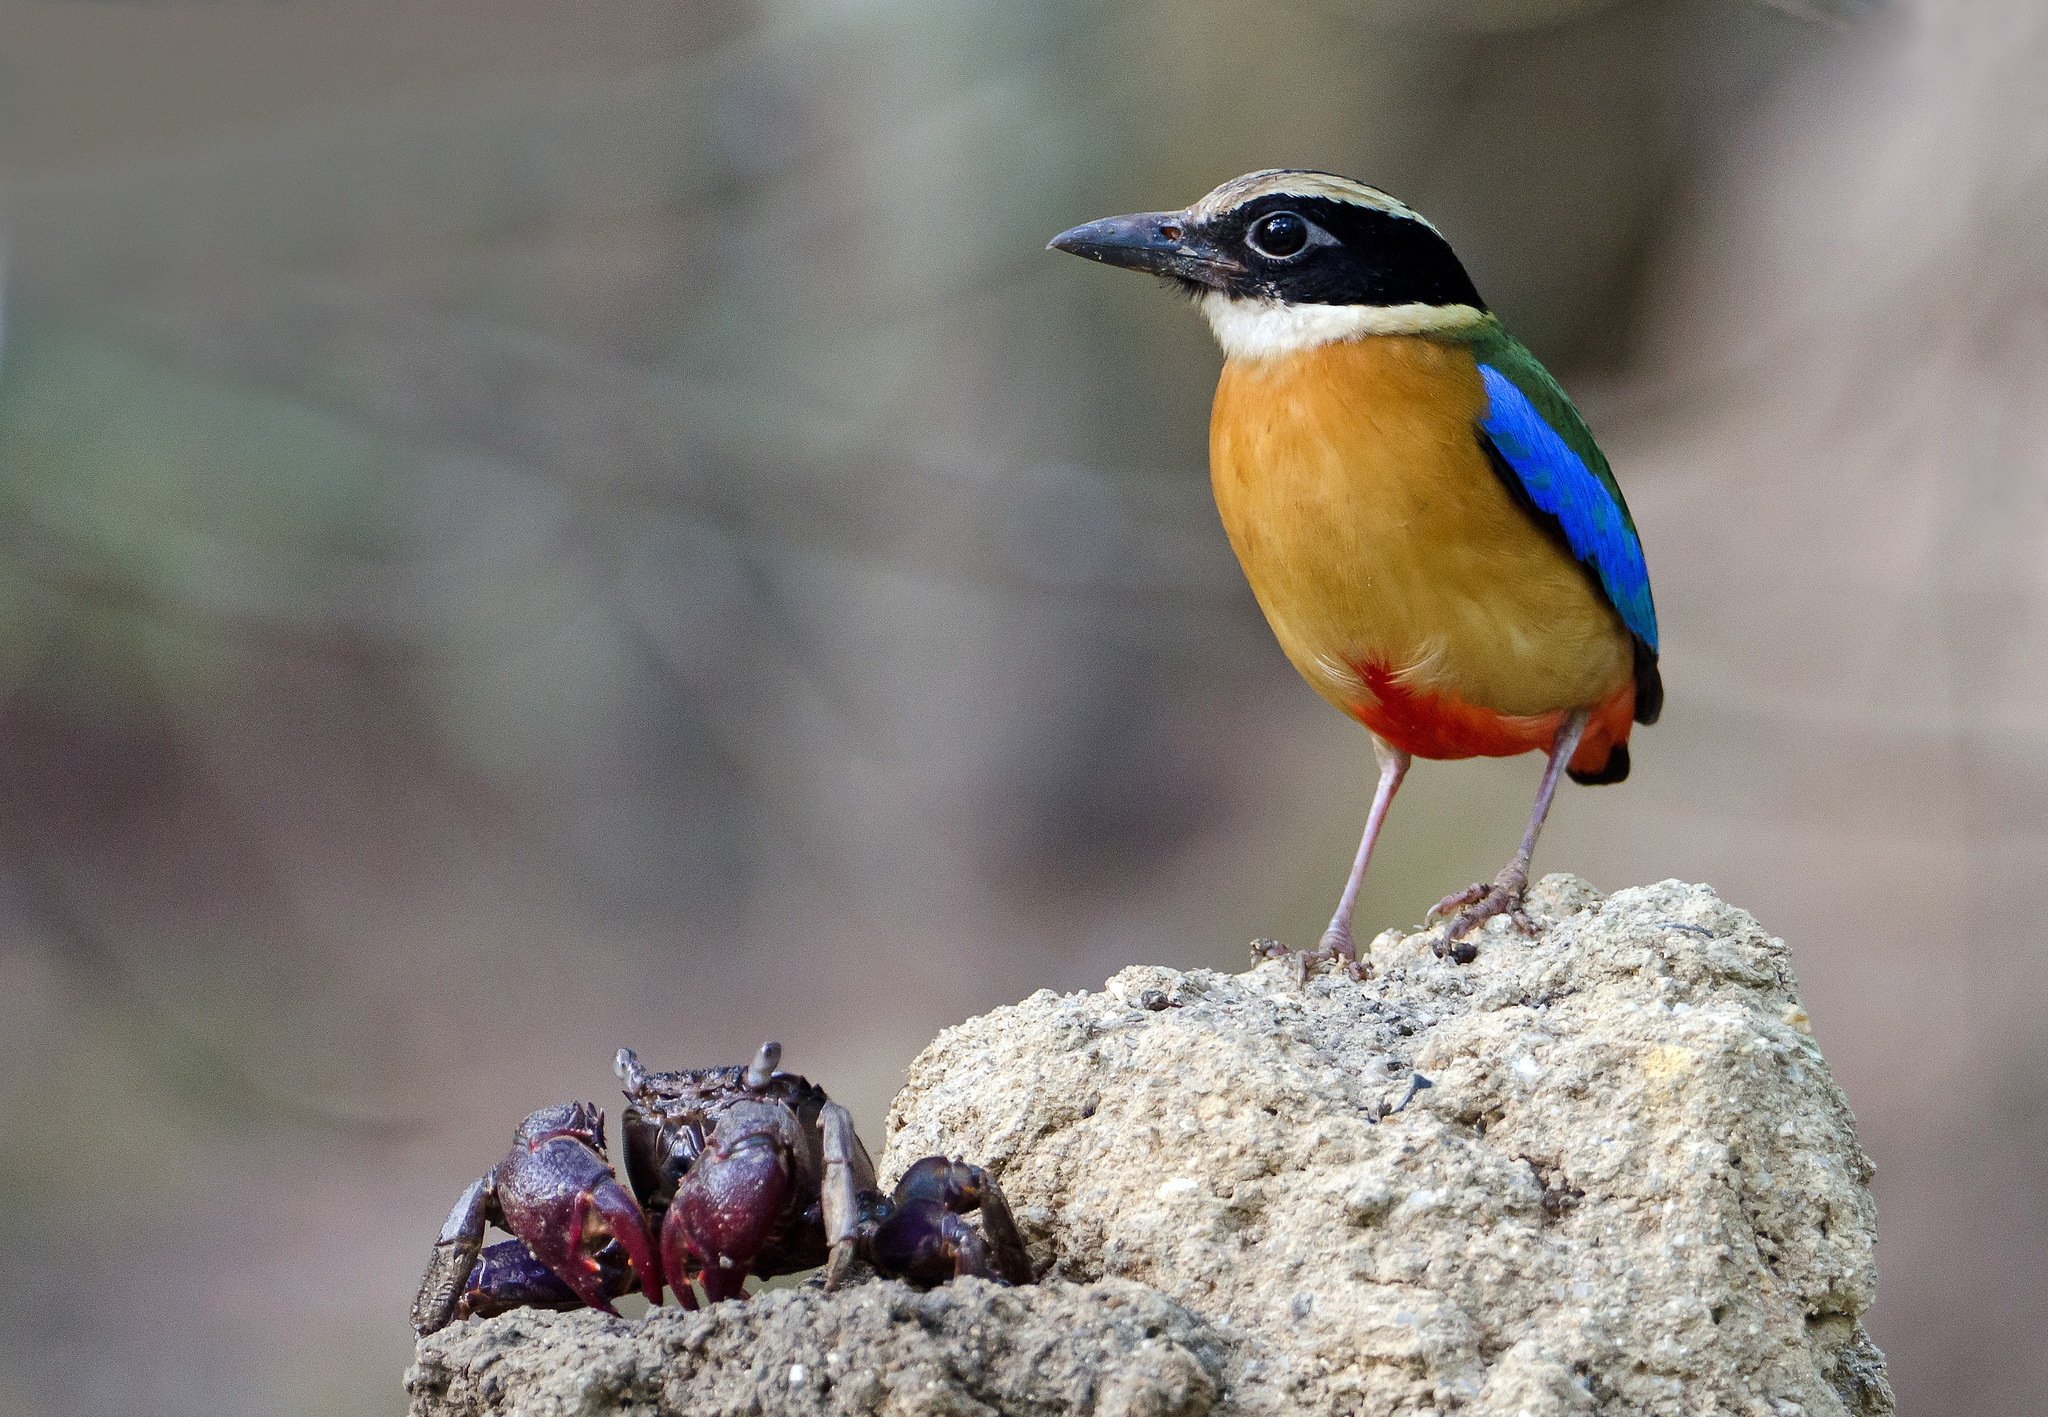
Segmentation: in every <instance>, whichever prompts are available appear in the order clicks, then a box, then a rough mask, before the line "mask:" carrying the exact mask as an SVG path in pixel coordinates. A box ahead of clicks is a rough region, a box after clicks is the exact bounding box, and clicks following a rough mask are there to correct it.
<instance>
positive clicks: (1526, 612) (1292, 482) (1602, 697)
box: [1209, 335, 1634, 765]
mask: <svg viewBox="0 0 2048 1417" xmlns="http://www.w3.org/2000/svg"><path fill="white" fill-rule="evenodd" d="M1485 397H1486V395H1485V390H1484V386H1483V385H1482V384H1481V383H1480V380H1479V375H1478V370H1477V366H1476V365H1475V364H1474V362H1473V359H1472V354H1471V351H1470V349H1469V348H1468V347H1467V346H1465V345H1462V344H1459V343H1456V342H1451V341H1439V340H1432V339H1426V338H1421V337H1411V336H1388V335H1382V336H1369V337H1366V338H1363V339H1357V340H1350V341H1344V342H1339V343H1333V344H1327V345H1323V346H1320V347H1318V348H1316V349H1312V350H1307V351H1303V352H1300V353H1295V354H1290V355H1285V356H1282V357H1279V358H1274V359H1264V360H1240V359H1232V360H1229V361H1228V362H1226V363H1225V365H1224V369H1223V377H1222V380H1221V382H1220V383H1219V384H1218V386H1217V390H1216V404H1215V409H1214V413H1213V416H1212V419H1211V423H1210V444H1209V448H1210V471H1211V476H1212V480H1213V482H1214V486H1215V492H1216V505H1217V508H1218V510H1219V512H1220V513H1221V514H1222V517H1223V524H1224V528H1225V530H1226V531H1227V532H1228V533H1229V535H1230V541H1231V545H1232V546H1233V547H1234V548H1235V549H1236V551H1237V554H1238V559H1239V560H1240V561H1241V562H1242V563H1243V565H1244V569H1245V574H1246V576H1247V578H1249V580H1250V581H1251V586H1252V591H1253V593H1254V594H1255V595H1256V596H1257V597H1258V599H1259V604H1260V606H1261V607H1262V608H1263V609H1264V610H1265V612H1266V618H1267V620H1268V621H1269V622H1270V623H1271V624H1272V627H1273V631H1274V634H1275V635H1276V636H1278V638H1279V640H1280V644H1281V647H1282V648H1283V649H1284V650H1285V651H1286V652H1287V655H1288V657H1289V659H1291V660H1292V661H1293V662H1294V665H1295V667H1296V668H1297V669H1299V670H1300V671H1301V673H1302V674H1303V676H1304V677H1306V678H1307V679H1308V681H1309V682H1310V683H1311V684H1312V685H1314V686H1315V688H1316V690H1317V691H1318V692H1319V693H1321V694H1322V695H1323V696H1324V697H1325V698H1327V699H1329V700H1330V701H1331V702H1332V703H1334V704H1336V705H1337V706H1338V707H1340V708H1342V709H1344V710H1345V712H1347V713H1349V714H1351V715H1353V716H1354V717H1356V718H1358V719H1359V720H1360V721H1361V722H1364V723H1365V724H1366V726H1367V727H1369V728H1371V729H1372V730H1373V731H1374V732H1375V733H1378V734H1380V736H1381V737H1383V738H1385V739H1387V740H1388V741H1389V742H1392V743H1395V744H1396V745H1397V746H1400V747H1403V748H1405V749H1407V750H1408V751H1409V752H1412V753H1415V754H1417V755H1418V756H1422V757H1466V756H1471V755H1474V754H1485V755H1493V756H1500V755H1507V754H1513V753H1520V752H1526V751H1528V750H1529V749H1531V748H1538V747H1547V746H1548V745H1549V743H1550V740H1551V738H1552V737H1553V736H1554V735H1555V733H1556V731H1557V726H1558V724H1559V723H1560V722H1561V721H1562V720H1563V717H1564V715H1565V714H1567V713H1568V712H1570V711H1571V710H1572V709H1575V708H1580V707H1587V708H1595V709H1597V710H1599V713H1598V714H1597V715H1596V716H1597V718H1598V719H1599V720H1600V724H1599V725H1598V727H1599V729H1600V731H1597V732H1594V733H1589V734H1588V742H1587V750H1585V751H1582V753H1581V754H1580V755H1579V756H1581V757H1587V758H1589V761H1590V760H1591V759H1590V750H1591V749H1592V748H1593V747H1594V746H1595V745H1594V743H1593V741H1592V740H1593V739H1594V738H1596V737H1597V738H1599V739H1600V740H1601V742H1600V745H1599V750H1600V754H1601V760H1604V754H1605V750H1606V745H1607V744H1609V743H1611V742H1613V741H1617V740H1618V739H1624V738H1626V736H1627V720H1628V709H1629V707H1630V706H1631V705H1632V703H1633V694H1634V690H1633V661H1632V655H1631V648H1630V640H1629V636H1628V632H1627V630H1626V628H1625V627H1624V626H1623V625H1622V623H1621V619H1620V617H1619V616H1618V615H1616V614H1615V613H1614V611H1613V609H1612V608H1611V607H1610V606H1608V604H1607V603H1606V601H1605V599H1604V598H1602V597H1601V596H1600V595H1599V593H1598V592H1597V591H1596V590H1595V589H1594V587H1593V584H1592V582H1591V581H1590V580H1589V578H1588V577H1587V575H1586V573H1585V572H1584V570H1583V569H1582V568H1580V567H1579V566H1578V564H1577V563H1576V562H1574V561H1573V560H1572V558H1571V557H1570V555H1569V554H1568V553H1566V552H1565V551H1564V550H1563V549H1562V548H1561V547H1560V546H1558V545H1557V543H1556V542H1555V541H1554V540H1552V538H1551V537H1550V536H1549V535H1548V534H1547V533H1546V532H1545V531H1544V530H1543V529H1542V528H1541V527H1540V526H1538V525H1537V524H1536V523H1535V522H1534V521H1533V520H1532V519H1531V518H1530V517H1529V516H1528V515H1527V514H1526V513H1525V512H1524V511H1523V510H1522V509H1521V508H1520V507H1519V506H1517V505H1516V503H1515V502H1514V500H1513V499H1512V498H1511V497H1510V496H1509V495H1508V492H1507V490H1506V489H1505V488H1504V487H1503V486H1502V485H1501V482H1500V479H1499V477H1498V476H1497V475H1496V474H1495V472H1494V471H1493V468H1492V466H1491V465H1490V464H1489V463H1488V461H1487V459H1486V456H1485V454H1484V452H1483V451H1482V449H1481V447H1480V445H1479V442H1478V439H1477V436H1476V433H1475V424H1476V423H1477V421H1478V419H1479V417H1480V416H1481V415H1482V413H1483V411H1484V406H1485ZM1616 704H1619V705H1620V709H1619V720H1618V722H1612V723H1610V722H1609V720H1610V719H1611V718H1612V717H1613V713H1614V709H1613V706H1614V705H1616ZM1596 765H1597V763H1596Z"/></svg>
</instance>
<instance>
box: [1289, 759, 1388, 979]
mask: <svg viewBox="0 0 2048 1417" xmlns="http://www.w3.org/2000/svg"><path fill="white" fill-rule="evenodd" d="M1372 752H1373V756H1374V757H1376V758H1378V759H1379V763H1380V781H1379V786H1378V787H1377V788H1375V789H1374V791H1373V794H1372V811H1370V812H1369V813H1367V814H1366V818H1365V835H1364V837H1362V838H1361V839H1360V840H1359V843H1358V858H1357V859H1356V860H1355V861H1353V862H1352V863H1351V875H1350V876H1349V877H1348V878H1346V880H1345V882H1344V894H1343V895H1341V896H1339V897H1338V898H1337V913H1336V914H1335V915H1333V916H1331V917H1330V928H1329V929H1327V930H1325V931H1323V938H1322V942H1321V943H1320V944H1318V945H1317V946H1316V947H1315V948H1314V949H1312V950H1306V951H1304V952H1302V953H1301V954H1298V955H1295V956H1294V967H1295V971H1296V973H1297V974H1298V975H1299V976H1300V977H1301V978H1303V979H1306V978H1307V977H1308V976H1309V973H1310V972H1311V971H1312V970H1314V969H1316V968H1317V967H1319V966H1321V965H1325V964H1331V963H1335V962H1338V961H1342V962H1343V964H1344V965H1345V966H1346V967H1347V968H1349V969H1350V970H1352V972H1353V973H1354V974H1356V973H1357V964H1358V942H1357V941H1356V940H1354V939H1353V938H1352V935H1351V912H1352V910H1353V909H1354V908H1356V906H1357V905H1358V888H1359V887H1360V886H1361V885H1363V884H1364V882H1365V868H1366V865H1367V864H1368V863H1369V862H1370V861H1371V860H1372V846H1373V843H1374V842H1375V841H1377V840H1378V839H1379V834H1380V826H1381V825H1382V824H1383V823H1384V822H1385V821H1386V820H1387V809H1388V808H1389V807H1391V806H1393V805H1394V793H1395V792H1396V791H1398V790H1399V789H1400V786H1401V779H1402V778H1403V777H1405V776H1407V773H1408V764H1409V763H1410V762H1411V761H1412V759H1410V757H1409V756H1408V754H1406V753H1404V752H1402V751H1401V750H1400V749H1399V748H1396V747H1395V746H1394V745H1393V744H1391V743H1387V742H1383V741H1382V740H1381V739H1380V736H1379V735H1378V734H1377V733H1375V734H1374V735H1373V739H1372Z"/></svg>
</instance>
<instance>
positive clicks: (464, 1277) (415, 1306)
mask: <svg viewBox="0 0 2048 1417" xmlns="http://www.w3.org/2000/svg"><path fill="white" fill-rule="evenodd" d="M496 1175H497V1173H496V1172H492V1173H491V1174H490V1175H486V1176H479V1177H478V1178H477V1179H476V1180H474V1181H472V1182H470V1183H469V1189H468V1190H466V1191H464V1192H463V1193H462V1196H461V1198H460V1199H458V1200H457V1201H456V1202H455V1209H453V1210H451V1211H449V1212H448V1220H447V1222H446V1223H445V1224H443V1225H442V1227H441V1234H440V1235H439V1237H438V1238H436V1239H435V1241H434V1252H433V1253H432V1254H431V1255H430V1256H428V1258H427V1272H426V1275H425V1277H424V1278H422V1279H421V1280H420V1289H419V1293H418V1294H416V1295H415V1296H414V1297H413V1301H412V1326H413V1328H414V1329H415V1330H416V1331H417V1332H419V1333H420V1334H421V1335H423V1336H424V1335H426V1334H429V1333H435V1332H438V1331H439V1330H441V1329H444V1328H446V1327H448V1325H449V1324H450V1323H452V1322H453V1321H454V1319H455V1310H456V1306H457V1305H459V1304H460V1303H461V1302H462V1296H463V1293H464V1291H466V1290H467V1289H468V1288H469V1272H470V1271H471V1270H472V1269H474V1268H475V1267H476V1257H477V1252H478V1251H479V1250H481V1249H482V1248H483V1244H484V1227H485V1225H486V1224H487V1223H488V1222H489V1221H490V1220H491V1219H493V1218H494V1217H493V1216H492V1214H491V1212H492V1211H494V1210H495V1209H496V1207H497V1192H496V1186H495V1181H496Z"/></svg>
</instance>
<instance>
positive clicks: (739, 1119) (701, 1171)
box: [661, 1101, 803, 1304]
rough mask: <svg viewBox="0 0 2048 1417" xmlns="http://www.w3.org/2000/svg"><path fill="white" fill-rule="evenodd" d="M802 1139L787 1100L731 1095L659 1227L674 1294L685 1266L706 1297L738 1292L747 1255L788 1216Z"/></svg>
mask: <svg viewBox="0 0 2048 1417" xmlns="http://www.w3.org/2000/svg"><path fill="white" fill-rule="evenodd" d="M802 1145H803V1134H802V1133H801V1132H800V1131H799V1130H798V1128H797V1122H796V1119H795V1118H794V1117H793V1116H791V1115H790V1111H789V1109H788V1108H787V1107H783V1106H779V1105H777V1104H774V1103H769V1102H751V1101H746V1102H737V1103H735V1104H733V1106H732V1107H730V1108H729V1109H728V1110H727V1111H726V1113H725V1115H724V1116H723V1117H721V1118H720V1119H719V1122H718V1127H717V1129H716V1130H715V1131H713V1132H712V1134H711V1137H710V1140H709V1142H708V1143H707V1144H706V1146H705V1148H704V1153H703V1155H701V1156H700V1157H698V1158H697V1162H696V1164H695V1165H694V1166H692V1167H691V1168H690V1170H689V1172H688V1174H686V1175H685V1176H684V1177H683V1179H682V1182H681V1184H679V1185H678V1186H677V1187H676V1198H675V1200H674V1201H672V1202H671V1203H670V1204H669V1208H668V1218H667V1220H666V1221H664V1222H663V1224H662V1227H661V1252H662V1259H663V1261H664V1262H665V1263H666V1265H667V1269H668V1273H669V1275H670V1276H671V1278H672V1279H673V1280H674V1282H675V1286H676V1293H677V1294H678V1295H680V1294H682V1293H683V1292H684V1285H685V1284H687V1283H688V1279H687V1276H689V1275H692V1274H694V1275H697V1276H698V1277H699V1278H700V1280H701V1281H702V1283H703V1285H704V1295H705V1297H706V1298H707V1299H709V1300H710V1301H711V1302H712V1303H714V1304H716V1303H718V1302H719V1301H720V1300H722V1299H736V1298H739V1297H740V1296H741V1295H742V1294H743V1293H744V1292H745V1290H744V1289H743V1288H742V1286H743V1285H744V1284H745V1283H746V1278H747V1275H748V1274H749V1273H750V1272H751V1271H752V1268H753V1265H754V1261H755V1260H756V1259H757V1258H758V1257H759V1256H760V1254H761V1252H762V1251H763V1250H765V1249H767V1248H768V1246H769V1244H770V1243H771V1242H772V1241H774V1239H775V1238H776V1236H777V1235H778V1234H779V1233H780V1232H781V1231H782V1230H783V1229H784V1228H785V1227H786V1226H787V1224H788V1222H789V1211H790V1200H791V1191H792V1188H793V1178H792V1172H793V1170H794V1165H793V1161H794V1158H795V1156H796V1154H797V1150H798V1148H799V1147H801V1146H802Z"/></svg>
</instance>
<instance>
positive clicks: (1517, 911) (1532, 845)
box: [1429, 709, 1590, 964]
mask: <svg viewBox="0 0 2048 1417" xmlns="http://www.w3.org/2000/svg"><path fill="white" fill-rule="evenodd" d="M1589 717H1590V714H1589V712H1588V711H1587V710H1585V709H1574V710H1573V711H1572V713H1571V716H1570V717H1568V718H1567V719H1565V721H1564V723H1563V725H1562V726H1560V727H1559V728H1558V730H1557V737H1556V738H1555V739H1554V740H1553V741H1552V742H1551V745H1550V761H1549V762H1547V763H1545V764H1544V766H1543V784H1542V786H1540V787H1538V788H1537V789H1536V806H1535V808H1534V809H1533V810H1532V811H1531V812H1530V813H1529V830H1527V831H1526V832H1523V833H1522V849H1521V850H1520V851H1518V852H1516V853H1515V859H1514V860H1512V861H1510V862H1508V864H1507V865H1505V866H1503V867H1502V868H1501V872H1500V874H1499V875H1498V876H1495V877H1494V878H1493V884H1492V885H1488V884H1486V883H1485V882H1484V881H1482V882H1480V883H1478V884H1476V885H1471V886H1467V887H1466V888H1465V889H1464V890H1462V891H1459V892H1458V893H1457V894H1456V895H1453V896H1446V897H1444V898H1443V899H1442V900H1440V901H1438V902H1437V903H1436V907H1435V908H1434V909H1433V910H1431V911H1430V912H1429V914H1430V918H1432V919H1434V918H1435V917H1437V916H1440V915H1448V914H1450V913H1451V912H1452V911H1453V910H1457V911H1458V918H1457V919H1455V920H1453V921H1452V922H1451V928H1450V929H1448V930H1446V931H1444V937H1443V939H1442V941H1441V942H1439V943H1438V945H1437V947H1436V952H1437V953H1438V954H1440V955H1449V956H1450V957H1451V959H1452V960H1454V961H1455V962H1456V963H1458V964H1470V963H1471V962H1472V961H1473V960H1474V959H1476V958H1478V956H1479V947H1478V946H1477V945H1475V944H1473V943H1472V942H1471V941H1470V940H1466V939H1462V938H1461V936H1463V935H1465V934H1466V933H1467V932H1468V931H1470V930H1472V929H1475V928H1476V927H1477V926H1478V925H1479V924H1480V923H1481V922H1483V921H1486V920H1489V919H1491V918H1492V917H1494V916H1496V915H1512V916H1513V917H1514V921H1515V923H1516V924H1517V925H1519V926H1521V927H1522V929H1524V930H1526V931H1528V932H1529V933H1530V934H1532V935H1533V934H1535V933H1536V927H1535V926H1534V925H1532V924H1531V923H1530V921H1529V917H1528V916H1526V915H1524V914H1523V913H1522V893H1523V892H1524V891H1526V890H1528V889H1529V858H1530V857H1532V856H1534V855H1535V854H1536V838H1537V836H1538V834H1539V833H1541V832H1542V830H1543V819H1544V818H1545V817H1547V816H1549V815H1550V799H1551V797H1552V796H1553V795H1554V794H1555V793H1556V792H1557V779H1558V774H1560V773H1562V772H1563V771H1564V765H1565V764H1566V763H1568V762H1570V761H1571V760H1572V754H1573V753H1574V752H1576V751H1577V750H1578V746H1579V739H1580V738H1581V737H1583V736H1584V735H1585V732H1586V721H1587V719H1588V718H1589ZM1460 906H1463V907H1464V908H1463V909H1462V910H1459V907H1460Z"/></svg>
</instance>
